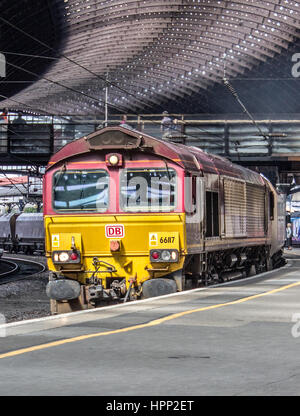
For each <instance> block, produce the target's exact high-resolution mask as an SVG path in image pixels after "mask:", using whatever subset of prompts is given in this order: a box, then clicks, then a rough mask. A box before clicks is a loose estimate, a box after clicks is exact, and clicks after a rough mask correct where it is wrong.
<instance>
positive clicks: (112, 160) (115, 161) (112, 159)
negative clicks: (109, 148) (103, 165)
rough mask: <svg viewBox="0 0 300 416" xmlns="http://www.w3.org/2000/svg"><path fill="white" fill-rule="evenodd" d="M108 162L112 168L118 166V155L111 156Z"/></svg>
mask: <svg viewBox="0 0 300 416" xmlns="http://www.w3.org/2000/svg"><path fill="white" fill-rule="evenodd" d="M108 160H109V163H110V164H111V165H112V166H116V165H117V164H118V163H119V158H118V156H117V155H111V156H110V157H109V159H108Z"/></svg>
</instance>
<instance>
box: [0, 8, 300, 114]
mask: <svg viewBox="0 0 300 416" xmlns="http://www.w3.org/2000/svg"><path fill="white" fill-rule="evenodd" d="M5 2H6V3H7V11H6V13H5V15H4V17H5V19H6V22H4V21H3V20H2V21H1V19H0V24H1V35H2V37H1V41H0V44H1V48H6V49H7V47H8V46H7V45H10V43H11V42H12V44H11V45H10V47H11V49H12V48H13V47H15V46H14V44H13V41H12V40H11V36H12V35H11V33H12V30H13V27H12V26H9V24H8V23H7V22H10V23H13V24H14V25H15V26H16V27H17V29H14V34H15V38H16V37H17V38H16V39H19V42H20V43H19V44H20V45H22V42H27V43H28V45H30V47H28V48H25V49H24V48H23V50H26V51H28V50H35V53H36V54H39V55H43V54H44V55H47V56H49V60H48V61H47V60H42V59H38V58H30V59H31V60H30V62H31V63H32V64H33V65H34V68H33V69H32V67H30V65H29V67H28V66H27V65H25V66H24V63H20V61H19V62H18V64H15V65H17V66H21V67H23V68H25V69H27V70H28V71H29V72H27V73H25V76H27V77H29V78H30V80H33V79H34V80H35V82H33V83H32V84H30V85H29V86H26V87H25V88H24V85H23V84H21V85H23V87H22V89H21V88H20V86H19V87H18V89H17V90H16V87H15V86H14V88H15V89H11V93H10V94H9V92H6V94H7V96H10V99H5V100H3V101H2V103H1V104H2V106H3V107H4V106H7V107H14V108H17V107H18V108H22V109H25V108H26V106H25V105H24V104H26V105H27V108H28V109H32V110H34V109H43V110H44V111H46V112H49V113H51V114H65V115H66V114H86V115H95V114H101V113H103V111H104V99H105V85H106V82H105V80H106V79H108V81H109V103H110V108H111V110H112V111H116V112H118V113H120V112H127V113H128V112H151V111H153V110H154V109H155V110H156V112H157V111H160V112H162V111H163V110H165V109H169V108H168V106H170V108H172V109H174V110H177V111H178V112H180V111H186V109H188V103H189V99H190V97H193V101H192V103H193V104H192V106H193V108H192V109H191V110H193V112H195V113H197V112H198V113H200V112H204V110H205V108H206V107H205V105H204V104H205V103H203V101H202V100H201V97H204V96H205V95H206V94H207V93H208V94H209V92H210V91H211V90H212V89H213V88H216V86H218V85H219V84H220V85H221V84H222V79H223V77H224V69H225V70H226V76H227V77H228V78H230V79H231V80H234V79H236V78H239V77H243V76H245V74H248V73H251V71H255V70H257V68H260V67H261V66H262V65H268V64H271V63H272V60H275V61H276V60H277V61H278V57H280V56H284V54H285V53H286V52H287V51H288V50H289V49H290V48H292V47H293V45H295V42H297V40H298V38H299V28H300V1H299V2H298V1H293V0H268V1H255V0H240V1H239V0H234V1H223V0H142V1H137V0H125V1H124V0H52V1H46V2H45V1H42V0H31V1H25V0H23V1H21V0H16V1H15V2H13V3H11V2H9V1H8V0H4V2H2V3H5ZM17 3H23V4H24V5H25V6H26V8H25V13H24V10H23V11H22V15H19V17H18V18H16V10H14V6H15V7H17ZM39 3H41V5H40V9H35V13H34V12H33V11H32V9H33V6H39ZM11 4H13V5H14V6H11ZM29 4H30V5H31V6H29ZM42 5H43V6H42ZM19 6H20V5H19ZM30 7H31V8H30ZM1 8H2V6H1ZM28 8H29V9H30V11H28V10H29V9H28ZM30 22H31V25H30ZM32 22H37V26H36V27H35V24H32ZM18 28H19V29H20V28H22V29H23V33H22V32H20V31H19V30H18ZM45 28H47V30H45ZM24 32H26V33H28V34H30V35H31V37H28V36H26V34H25V33H24ZM46 34H47V36H46ZM36 39H39V40H41V41H42V42H43V44H42V43H39V42H37V41H36ZM47 45H49V48H47ZM23 46H24V45H23ZM30 48H31V49H30ZM3 51H4V49H3ZM4 52H5V51H4ZM26 53H27V52H26ZM28 53H32V52H28ZM51 57H52V58H53V57H55V58H58V59H50V58H51ZM6 58H7V62H8V64H9V63H11V57H10V55H6ZM27 59H29V58H27ZM277 61H276V62H277ZM45 62H47V67H45ZM8 68H11V71H12V72H10V71H9V72H8V77H7V81H9V80H12V81H14V76H19V77H20V76H21V75H20V73H21V72H22V70H21V69H20V70H17V68H14V67H10V66H9V65H8ZM28 68H29V69H28ZM13 70H14V71H15V72H14V71H13ZM16 71H18V73H17V74H16ZM274 71H276V70H275V69H274ZM32 73H35V74H36V75H37V76H33V75H32ZM22 77H24V74H23V75H22ZM4 81H5V80H4ZM0 82H1V81H0ZM4 85H6V90H7V85H10V84H4ZM25 85H26V84H25ZM195 97H196V98H195ZM197 97H198V98H197ZM2 98H3V97H2ZM0 99H1V97H0ZM180 103H182V104H184V105H185V106H186V107H185V108H182V107H180ZM195 105H196V106H197V108H195Z"/></svg>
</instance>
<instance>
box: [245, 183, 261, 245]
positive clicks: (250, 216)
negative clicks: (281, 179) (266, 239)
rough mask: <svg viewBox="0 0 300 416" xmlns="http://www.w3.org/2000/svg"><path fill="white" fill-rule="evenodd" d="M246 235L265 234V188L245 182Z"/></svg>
mask: <svg viewBox="0 0 300 416" xmlns="http://www.w3.org/2000/svg"><path fill="white" fill-rule="evenodd" d="M246 189H247V235H248V237H263V236H264V234H265V189H264V187H261V186H257V185H253V184H248V183H247V187H246Z"/></svg>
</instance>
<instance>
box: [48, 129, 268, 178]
mask: <svg viewBox="0 0 300 416" xmlns="http://www.w3.org/2000/svg"><path fill="white" fill-rule="evenodd" d="M124 149H126V150H131V151H138V152H143V153H148V154H152V155H156V156H161V157H162V158H164V159H167V160H170V161H172V162H174V163H176V164H178V165H179V166H181V167H182V168H184V169H185V170H187V171H192V172H197V171H199V170H200V171H203V172H205V173H213V174H217V175H225V176H231V177H235V178H238V179H244V180H246V181H247V182H251V183H256V184H260V185H263V184H264V180H263V179H262V177H261V176H260V175H259V174H258V173H256V172H253V171H251V170H249V169H246V168H244V167H242V166H239V165H236V164H232V163H231V162H230V161H229V160H227V159H225V158H223V157H220V156H216V155H211V154H208V153H206V152H203V151H202V150H201V149H199V148H196V147H190V146H185V145H182V144H176V143H172V142H169V141H166V140H163V139H157V138H154V137H151V136H149V135H147V134H144V133H142V132H140V131H137V130H129V129H126V128H124V127H120V126H118V127H106V128H103V129H101V130H97V131H96V132H95V133H92V134H89V135H88V136H84V137H82V138H80V139H78V140H75V141H73V142H71V143H69V144H67V145H65V146H64V147H63V148H62V149H60V150H59V151H58V152H57V153H56V154H54V155H53V156H52V158H51V159H50V161H49V164H48V167H47V170H49V169H50V168H52V167H53V166H55V165H56V164H58V163H60V162H64V161H67V160H68V159H71V158H73V157H74V156H79V155H84V154H87V153H91V152H97V151H100V150H107V151H108V152H113V151H115V152H117V151H121V150H124Z"/></svg>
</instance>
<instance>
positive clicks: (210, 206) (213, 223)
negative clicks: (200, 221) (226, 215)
mask: <svg viewBox="0 0 300 416" xmlns="http://www.w3.org/2000/svg"><path fill="white" fill-rule="evenodd" d="M219 235H220V231H219V195H218V193H217V192H210V191H207V192H206V237H218V236H219Z"/></svg>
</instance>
